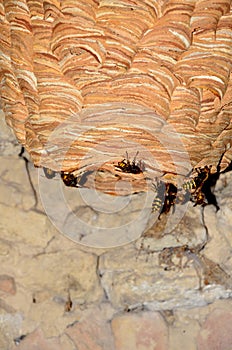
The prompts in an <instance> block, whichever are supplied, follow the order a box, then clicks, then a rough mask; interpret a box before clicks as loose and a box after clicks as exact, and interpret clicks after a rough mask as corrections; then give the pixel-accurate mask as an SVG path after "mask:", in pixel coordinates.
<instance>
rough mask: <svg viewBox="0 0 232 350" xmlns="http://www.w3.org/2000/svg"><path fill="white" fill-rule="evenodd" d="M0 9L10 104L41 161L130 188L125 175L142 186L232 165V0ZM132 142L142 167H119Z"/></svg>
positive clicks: (111, 186)
mask: <svg viewBox="0 0 232 350" xmlns="http://www.w3.org/2000/svg"><path fill="white" fill-rule="evenodd" d="M0 15H1V22H0V47H1V55H0V60H1V62H0V69H1V102H2V107H3V110H4V112H5V116H6V120H7V123H8V124H9V125H10V126H11V127H12V128H13V130H14V132H15V135H16V136H17V138H18V140H19V141H20V143H22V145H24V146H25V147H26V149H27V151H28V152H29V153H30V155H31V158H32V160H33V162H34V164H35V165H36V166H39V167H41V166H42V167H46V168H49V169H52V170H54V171H57V172H60V171H63V172H65V173H67V174H68V173H72V172H74V173H75V174H76V176H78V174H79V176H80V174H82V175H83V174H87V175H88V174H89V175H90V177H91V175H92V174H94V181H95V186H97V188H99V189H100V190H102V191H105V192H108V193H116V192H117V193H119V194H121V193H123V190H121V189H120V188H118V189H117V191H116V189H115V185H117V183H118V181H119V179H120V180H124V179H125V180H127V181H128V179H130V181H131V180H132V181H131V182H132V184H133V186H132V187H131V190H130V191H131V192H138V191H141V190H145V187H146V180H147V179H151V182H152V179H153V178H154V177H157V176H158V177H159V176H162V175H163V174H165V176H166V177H168V176H169V177H170V178H171V179H172V181H174V180H175V179H176V178H178V176H179V177H181V176H182V177H184V176H186V174H187V173H188V172H189V170H191V168H194V167H198V166H205V165H208V166H210V165H212V172H215V171H216V166H217V165H218V163H219V160H220V165H221V168H220V169H221V170H223V169H225V168H226V167H227V166H228V164H229V163H230V161H231V159H232V150H231V136H232V123H231V120H232V73H231V70H232V5H231V1H229V0H218V1H210V0H208V1H206V0H198V1H194V0H183V1H182V0H177V1H176V0H175V1H172V0H170V1H165V0H133V1H132V0H115V1H114V0H79V1H75V0H62V1H58V0H48V1H43V0H37V1H33V0H21V1H16V0H9V1H3V0H1V4H0ZM126 152H127V153H128V159H129V161H130V163H131V164H134V166H138V167H140V168H141V169H142V172H141V173H138V174H136V173H133V171H132V172H130V171H128V172H124V171H122V169H120V167H119V168H117V165H118V164H119V163H120V164H121V162H123V160H124V159H126V157H127V156H126ZM137 152H139V153H138V154H137ZM136 154H137V158H136V160H134V163H133V159H134V156H135V155H136ZM126 162H127V160H125V161H124V164H127V163H126ZM87 175H86V178H85V179H84V180H83V181H81V182H82V183H83V185H84V186H87V187H91V186H92V184H91V181H88V180H89V179H88V176H87ZM164 178H165V177H164ZM119 187H120V186H119Z"/></svg>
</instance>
